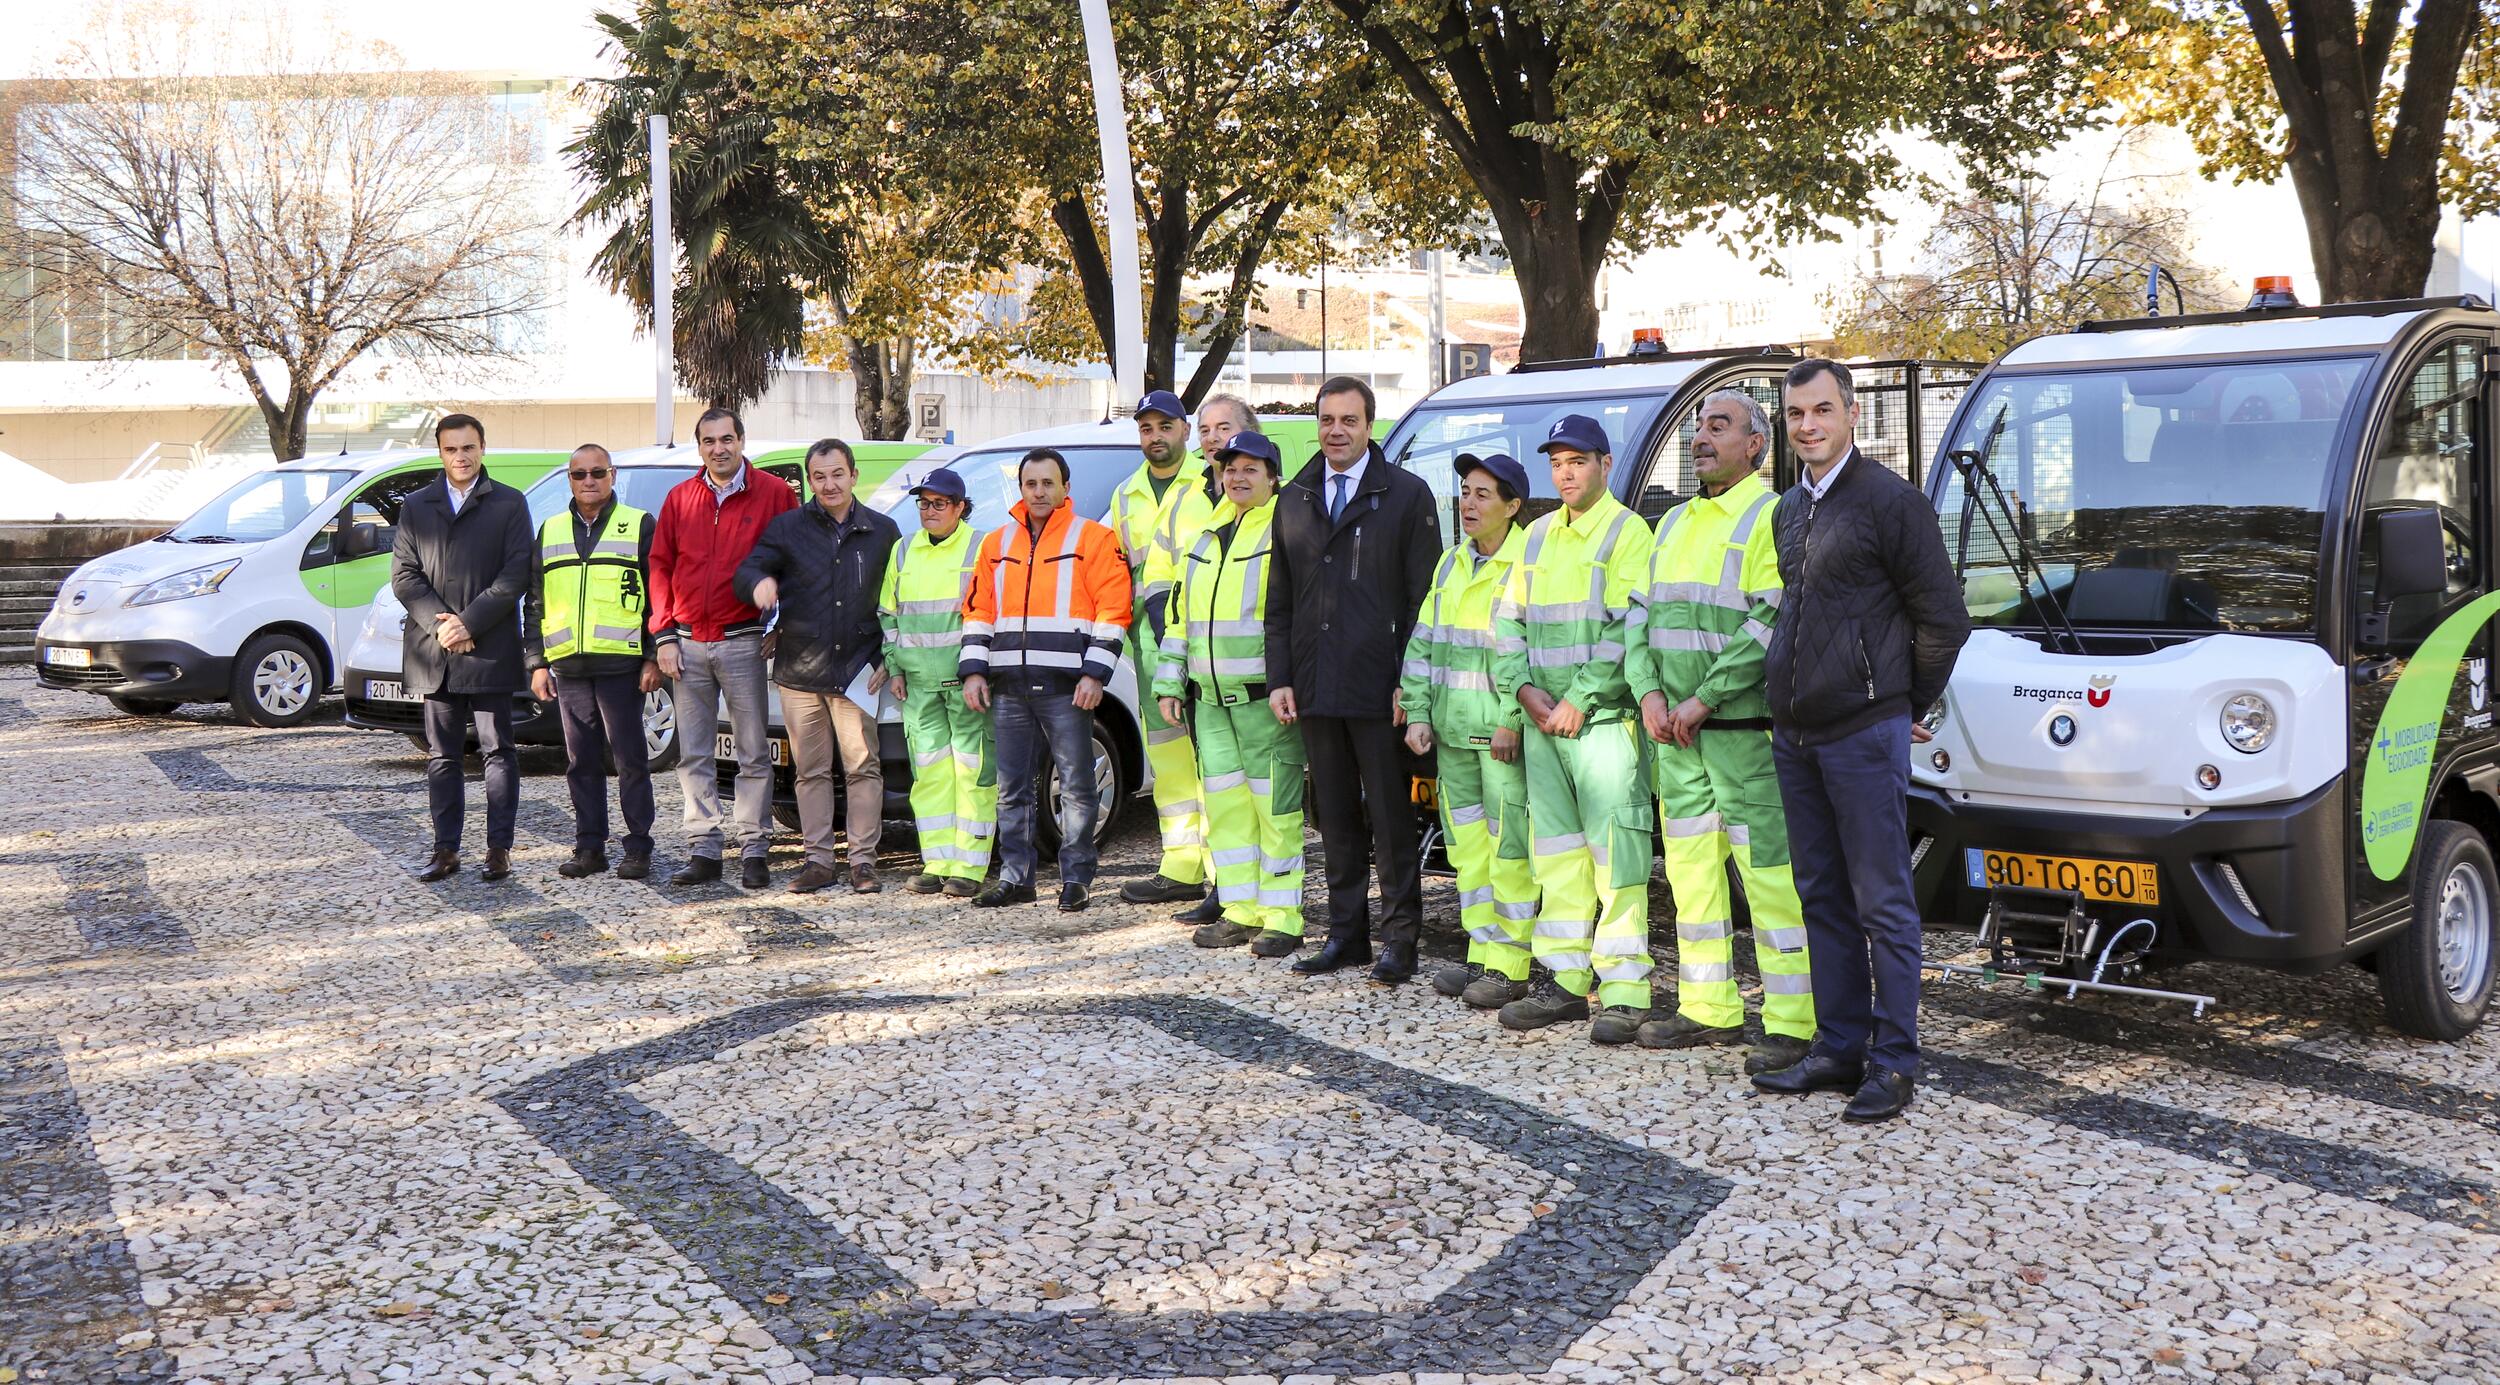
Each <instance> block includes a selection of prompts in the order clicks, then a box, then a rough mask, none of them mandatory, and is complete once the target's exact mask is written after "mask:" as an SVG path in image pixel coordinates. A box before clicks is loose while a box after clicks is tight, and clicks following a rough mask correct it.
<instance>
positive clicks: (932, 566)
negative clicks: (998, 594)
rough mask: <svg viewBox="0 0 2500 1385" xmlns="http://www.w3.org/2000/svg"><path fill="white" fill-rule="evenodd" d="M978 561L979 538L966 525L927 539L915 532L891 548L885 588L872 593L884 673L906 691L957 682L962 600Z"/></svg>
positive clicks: (922, 531)
mask: <svg viewBox="0 0 2500 1385" xmlns="http://www.w3.org/2000/svg"><path fill="white" fill-rule="evenodd" d="M980 556H981V536H980V534H978V533H977V532H975V531H974V530H973V527H972V526H971V525H969V524H963V523H958V524H956V526H955V532H954V533H951V534H949V535H947V536H946V537H945V538H942V539H932V538H930V537H929V531H928V530H926V529H915V530H913V531H912V532H911V535H910V536H909V537H907V538H905V539H904V540H903V541H902V542H901V543H899V544H896V545H895V546H894V561H892V562H890V563H888V564H886V567H885V585H884V587H883V588H882V589H881V590H880V591H879V592H878V593H877V625H878V627H879V629H881V630H882V631H883V632H884V634H885V671H886V672H888V673H899V674H901V675H902V676H903V678H904V680H905V683H906V685H907V686H910V687H931V688H936V687H946V686H950V685H952V684H954V683H955V682H957V681H958V680H957V678H956V669H955V661H956V656H957V654H958V652H959V651H960V650H961V648H962V646H963V642H964V597H965V596H966V595H968V594H969V593H970V592H971V590H972V569H973V565H974V564H975V563H976V562H977V561H979V559H980Z"/></svg>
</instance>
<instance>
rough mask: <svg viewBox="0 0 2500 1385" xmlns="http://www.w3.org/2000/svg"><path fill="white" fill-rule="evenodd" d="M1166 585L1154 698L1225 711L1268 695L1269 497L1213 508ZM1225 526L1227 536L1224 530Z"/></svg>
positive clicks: (1272, 506)
mask: <svg viewBox="0 0 2500 1385" xmlns="http://www.w3.org/2000/svg"><path fill="white" fill-rule="evenodd" d="M1209 520H1210V522H1209V525H1208V528H1207V530H1206V532H1205V533H1202V534H1200V535H1199V536H1198V541H1197V542H1196V543H1195V544H1192V545H1191V546H1190V549H1189V556H1188V557H1187V558H1186V559H1184V560H1183V561H1182V563H1181V565H1180V570H1179V578H1178V580H1177V581H1175V582H1174V583H1173V584H1172V600H1171V607H1170V609H1171V618H1170V620H1169V622H1168V623H1167V624H1165V626H1164V627H1163V644H1162V658H1161V662H1160V664H1159V665H1158V666H1157V668H1156V669H1155V680H1154V692H1155V696H1157V697H1196V698H1199V699H1202V700H1204V701H1208V702H1220V703H1224V704H1227V705H1231V704H1234V703H1241V702H1250V701H1254V700H1263V699H1265V698H1266V696H1267V554H1268V539H1269V536H1270V535H1271V534H1273V533H1274V532H1275V522H1276V498H1275V497H1274V496H1272V495H1271V496H1269V497H1268V499H1267V501H1266V503H1265V504H1262V505H1259V506H1258V507H1256V508H1255V509H1250V510H1243V509H1242V508H1241V507H1240V506H1239V505H1237V504H1235V503H1234V502H1233V501H1231V500H1226V501H1225V502H1224V503H1223V504H1221V505H1218V506H1216V507H1215V509H1214V511H1213V512H1212V514H1211V515H1210V516H1209ZM1228 524H1229V525H1232V526H1233V529H1232V533H1231V535H1230V536H1229V538H1228V537H1227V536H1226V534H1225V532H1224V526H1226V525H1228Z"/></svg>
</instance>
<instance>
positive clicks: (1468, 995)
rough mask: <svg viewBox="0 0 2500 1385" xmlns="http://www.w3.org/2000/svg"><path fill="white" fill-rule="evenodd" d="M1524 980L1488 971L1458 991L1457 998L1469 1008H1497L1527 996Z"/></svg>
mask: <svg viewBox="0 0 2500 1385" xmlns="http://www.w3.org/2000/svg"><path fill="white" fill-rule="evenodd" d="M1528 992H1529V986H1528V983H1527V982H1525V981H1513V980H1511V979H1510V978H1509V977H1507V976H1504V975H1502V974H1501V973H1500V972H1497V971H1488V972H1486V973H1485V974H1484V975H1482V976H1479V977H1477V978H1476V980H1475V982H1474V983H1473V984H1471V985H1469V986H1468V987H1467V989H1466V990H1464V991H1461V992H1460V993H1459V997H1458V998H1459V1000H1460V1001H1462V1002H1464V1003H1465V1004H1466V1006H1467V1008H1468V1009H1470V1010H1499V1009H1501V1008H1502V1007H1503V1006H1505V1005H1508V1004H1510V1003H1511V1002H1512V1001H1514V1000H1525V999H1527V998H1528Z"/></svg>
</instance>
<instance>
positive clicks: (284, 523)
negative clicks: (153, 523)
mask: <svg viewBox="0 0 2500 1385" xmlns="http://www.w3.org/2000/svg"><path fill="white" fill-rule="evenodd" d="M355 479H356V473H355V472H352V471H264V472H262V473H260V474H259V475H257V476H247V477H245V478H243V479H242V480H241V481H238V482H236V483H235V484H234V486H233V487H232V488H231V489H229V490H227V492H226V493H225V494H223V495H221V496H218V497H217V498H216V499H215V500H212V501H210V502H208V503H207V504H206V505H203V506H201V507H200V510H199V513H197V514H195V515H193V516H191V517H190V518H189V519H186V520H184V521H183V522H182V523H180V524H177V525H175V526H174V527H173V529H172V530H171V531H170V532H168V533H167V534H166V535H165V537H166V538H167V539H170V540H172V541H173V542H175V543H261V542H265V541H267V540H269V539H274V538H276V537H278V536H279V535H281V534H284V533H286V532H288V531H289V530H291V529H293V528H294V527H295V526H296V525H298V524H301V523H303V522H304V517H305V516H307V515H309V514H311V513H312V512H313V511H314V510H316V509H319V508H320V507H321V506H323V505H324V504H326V503H327V502H328V501H329V500H330V498H331V497H332V496H335V495H337V494H338V493H339V492H340V491H342V490H345V489H346V488H347V483H348V482H350V481H353V480H355Z"/></svg>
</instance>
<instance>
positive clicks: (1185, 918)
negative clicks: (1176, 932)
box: [1172, 890, 1224, 923]
mask: <svg viewBox="0 0 2500 1385" xmlns="http://www.w3.org/2000/svg"><path fill="white" fill-rule="evenodd" d="M1222 917H1224V901H1223V900H1220V899H1217V898H1216V897H1215V891H1213V890H1209V891H1207V897H1206V898H1204V899H1202V900H1199V901H1198V902H1197V903H1196V904H1193V905H1191V906H1190V907H1188V908H1186V909H1183V910H1181V911H1180V912H1179V913H1177V914H1174V915H1173V916H1172V922H1174V923H1213V922H1215V921H1216V920H1217V919H1220V918H1222Z"/></svg>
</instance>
